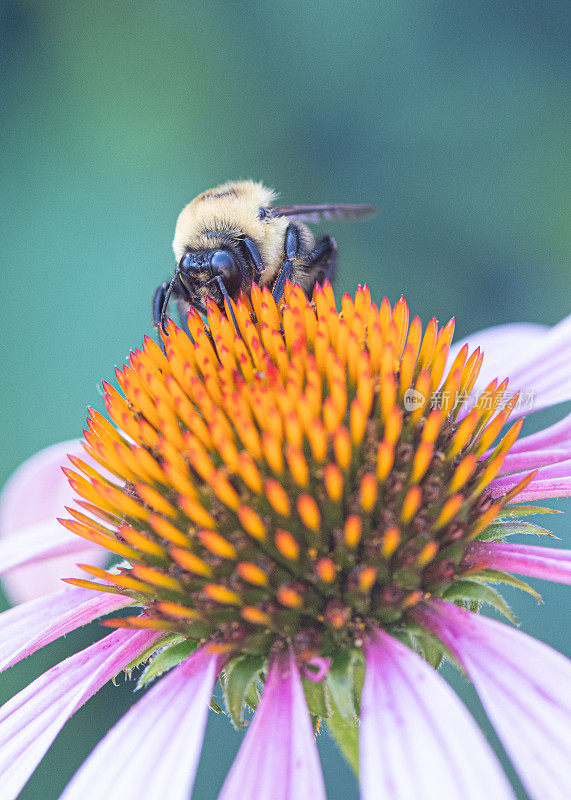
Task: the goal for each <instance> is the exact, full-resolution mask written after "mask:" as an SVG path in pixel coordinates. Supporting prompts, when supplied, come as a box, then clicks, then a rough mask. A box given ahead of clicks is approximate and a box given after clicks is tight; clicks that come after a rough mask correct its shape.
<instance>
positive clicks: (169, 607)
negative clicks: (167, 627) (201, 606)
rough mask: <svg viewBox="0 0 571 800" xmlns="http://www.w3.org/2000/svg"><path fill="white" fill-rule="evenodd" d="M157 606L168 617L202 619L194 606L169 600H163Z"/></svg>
mask: <svg viewBox="0 0 571 800" xmlns="http://www.w3.org/2000/svg"><path fill="white" fill-rule="evenodd" d="M157 608H158V610H159V611H161V612H162V613H163V614H166V615H167V616H168V617H181V618H183V619H200V614H199V613H198V611H195V610H194V609H193V608H187V607H186V606H181V605H179V604H178V603H171V602H170V601H168V600H162V601H161V602H159V603H157Z"/></svg>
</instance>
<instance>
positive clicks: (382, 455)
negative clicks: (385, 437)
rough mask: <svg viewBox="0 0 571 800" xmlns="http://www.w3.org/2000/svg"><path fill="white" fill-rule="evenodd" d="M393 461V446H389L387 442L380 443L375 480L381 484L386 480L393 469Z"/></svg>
mask: <svg viewBox="0 0 571 800" xmlns="http://www.w3.org/2000/svg"><path fill="white" fill-rule="evenodd" d="M394 460H395V448H394V445H392V444H389V443H388V442H387V441H382V442H381V443H380V445H379V450H378V452H377V478H378V480H379V481H380V482H381V483H383V481H385V480H386V479H387V478H388V476H389V474H390V471H391V469H392V468H393V462H394Z"/></svg>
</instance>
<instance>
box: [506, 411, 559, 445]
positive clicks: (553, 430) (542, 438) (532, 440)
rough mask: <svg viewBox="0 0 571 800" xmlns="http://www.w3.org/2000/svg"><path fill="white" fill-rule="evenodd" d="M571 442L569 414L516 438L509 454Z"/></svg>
mask: <svg viewBox="0 0 571 800" xmlns="http://www.w3.org/2000/svg"><path fill="white" fill-rule="evenodd" d="M570 442H571V414H568V415H567V416H566V417H563V419H561V420H559V422H556V423H555V425H550V426H549V428H544V430H542V431H538V432H537V433H532V434H531V436H524V437H523V438H521V439H518V440H517V442H516V443H515V444H514V445H513V446H512V448H511V450H510V455H511V454H513V453H529V452H533V451H535V450H544V449H548V448H550V447H553V448H557V447H559V446H561V445H569V443H570Z"/></svg>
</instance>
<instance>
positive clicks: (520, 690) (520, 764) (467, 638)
mask: <svg viewBox="0 0 571 800" xmlns="http://www.w3.org/2000/svg"><path fill="white" fill-rule="evenodd" d="M413 617H414V619H415V620H416V621H417V622H419V623H420V624H421V625H423V626H424V627H425V628H427V629H428V630H430V631H432V633H434V634H435V635H436V636H438V638H439V639H441V640H442V642H444V644H446V645H447V646H448V647H449V648H450V650H451V651H452V652H453V653H454V655H455V656H456V657H457V658H458V660H459V661H460V663H461V664H462V665H463V666H464V668H465V670H466V672H467V673H468V676H469V678H470V679H471V680H472V682H473V684H474V686H475V688H476V691H477V692H478V694H479V696H480V699H481V701H482V703H483V705H484V708H485V709H486V712H487V714H488V716H489V717H490V719H491V721H492V723H493V725H494V727H495V729H496V731H497V733H498V736H499V737H500V739H501V740H502V743H503V745H504V747H505V748H506V750H507V752H508V754H509V756H510V758H511V760H512V762H513V765H514V767H515V769H516V770H517V772H518V774H519V777H520V778H521V781H522V783H523V784H524V786H525V788H526V791H527V792H528V794H529V796H530V797H531V798H535V800H563V798H567V797H569V790H570V788H571V782H570V771H569V770H570V766H569V765H570V764H571V662H569V661H568V660H567V659H566V658H565V657H564V656H562V655H561V653H557V652H556V651H555V650H552V649H551V648H550V647H548V646H547V645H545V644H543V643H542V642H539V641H537V640H536V639H533V638H532V637H531V636H527V635H526V634H525V633H522V632H521V631H518V630H515V629H513V628H509V627H508V626H507V625H504V624H503V623H501V622H497V621H496V620H493V619H489V618H487V617H483V616H480V615H478V614H474V613H472V612H470V611H466V610H464V609H461V608H458V607H457V606H455V605H452V604H451V603H446V602H445V601H443V600H436V599H432V600H430V601H428V603H426V604H425V605H423V606H422V607H421V606H418V607H417V608H416V609H415V610H414V612H413Z"/></svg>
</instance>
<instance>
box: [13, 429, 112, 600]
mask: <svg viewBox="0 0 571 800" xmlns="http://www.w3.org/2000/svg"><path fill="white" fill-rule="evenodd" d="M67 453H71V454H74V455H77V456H80V457H81V458H84V459H85V460H86V461H89V458H88V456H87V455H86V453H85V451H84V450H83V448H82V447H81V444H80V442H79V441H78V440H76V439H71V440H69V441H66V442H61V443H60V444H56V445H52V446H51V447H47V448H46V449H45V450H41V451H40V452H39V453H36V455H34V456H32V457H31V458H29V459H28V460H27V461H26V462H25V463H24V464H22V466H21V467H19V468H18V469H17V470H16V472H15V473H14V474H13V475H12V477H11V478H10V480H9V481H8V483H7V484H6V485H5V487H4V489H3V490H2V494H1V495H0V565H4V570H3V571H7V570H8V569H10V573H11V574H10V575H6V576H5V577H4V580H3V583H4V586H5V588H6V591H7V593H8V595H9V596H10V597H11V598H12V600H14V601H15V602H21V601H23V600H30V599H31V598H33V597H40V596H41V595H44V594H51V592H54V591H56V590H57V589H59V588H61V583H60V582H59V579H60V578H62V577H75V576H79V575H80V574H81V573H80V571H79V570H78V569H77V567H76V566H75V564H76V562H77V560H78V557H77V555H76V554H77V553H78V552H81V553H82V559H81V560H83V561H87V562H88V563H92V564H103V563H104V562H105V560H106V558H107V554H106V553H105V551H104V550H103V549H102V548H100V547H97V546H96V545H90V544H89V543H88V542H86V541H85V540H84V541H83V542H82V541H81V539H80V538H79V537H77V536H74V535H73V534H71V533H69V532H68V531H66V530H65V529H64V528H62V526H61V525H60V524H59V523H58V522H57V519H56V518H57V517H61V516H64V515H65V506H66V505H67V506H69V505H72V504H73V498H74V494H73V490H72V488H71V487H70V485H69V483H68V482H67V479H66V478H65V476H64V475H63V473H62V471H61V467H62V465H65V464H67V463H68V460H67ZM42 543H43V544H45V550H44V551H42ZM58 543H59V544H58ZM66 543H67V544H66ZM28 556H29V558H28ZM18 559H20V561H18ZM44 559H49V560H48V561H45V560H44ZM9 563H11V564H12V565H11V566H9V567H8V566H6V565H7V564H9ZM17 563H21V564H26V563H28V564H30V565H31V566H26V567H23V566H22V567H21V568H18V569H16V565H17ZM12 570H13V571H12Z"/></svg>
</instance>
